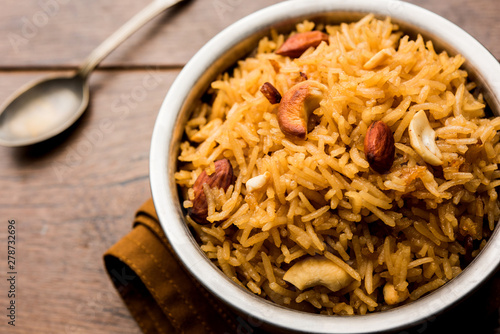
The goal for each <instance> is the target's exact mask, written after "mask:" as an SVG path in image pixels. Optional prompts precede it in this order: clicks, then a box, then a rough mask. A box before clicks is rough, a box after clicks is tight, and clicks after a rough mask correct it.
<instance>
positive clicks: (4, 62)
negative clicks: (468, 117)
mask: <svg viewBox="0 0 500 334" xmlns="http://www.w3.org/2000/svg"><path fill="white" fill-rule="evenodd" d="M149 1H150V0H140V1H137V0H121V1H117V0H23V6H19V5H17V4H18V2H19V1H18V0H3V1H2V5H3V6H2V7H3V10H2V11H0V31H1V32H2V34H1V35H0V36H1V38H0V54H1V55H2V57H0V68H19V67H25V66H32V67H42V68H46V67H49V68H52V67H54V66H56V67H61V66H65V67H76V66H78V65H79V64H80V63H81V62H82V61H83V59H85V57H86V56H87V55H88V54H89V53H90V52H91V51H92V50H93V49H94V48H95V47H96V46H97V45H99V43H100V42H102V41H103V40H104V39H105V38H106V37H108V36H109V35H110V34H111V33H113V32H114V31H115V30H116V29H117V28H118V27H120V26H121V25H122V24H123V23H124V22H126V21H127V20H128V19H129V18H130V17H132V16H133V15H134V13H136V12H137V11H139V10H140V9H142V8H143V7H144V6H146V4H147V3H148V2H149ZM277 2H279V0H252V1H243V0H203V1H200V0H187V2H186V3H183V4H181V5H179V6H177V7H175V8H173V9H170V10H168V11H167V12H166V13H163V14H162V15H160V16H159V17H157V18H156V19H154V20H153V21H152V22H149V23H148V24H146V26H145V27H143V28H142V29H141V30H140V31H138V32H137V33H136V34H134V35H133V36H132V37H131V38H130V39H129V40H127V41H126V42H125V43H124V44H123V45H121V46H119V47H118V48H117V50H115V51H114V52H113V53H112V54H111V55H110V56H109V57H108V58H107V59H105V60H104V61H103V63H102V66H104V67H109V66H111V67H117V66H118V67H119V66H129V67H130V66H146V65H149V66H153V65H155V66H178V65H182V64H185V63H186V62H187V61H188V60H189V59H190V58H191V56H192V55H194V53H195V52H196V51H197V50H198V49H199V48H200V47H201V46H203V44H205V43H206V42H207V41H208V40H209V39H210V38H211V37H213V36H214V35H215V34H217V33H218V32H219V31H221V30H222V29H223V28H225V27H227V26H228V25H230V24H231V23H233V22H234V21H236V20H237V19H239V18H241V17H243V16H245V15H247V14H250V13H252V12H254V11H256V10H258V9H260V8H263V7H265V6H268V5H272V4H274V3H277ZM409 2H412V3H415V4H417V5H420V6H422V7H424V8H427V9H430V10H432V11H435V12H436V13H438V14H440V15H442V16H444V17H445V18H447V19H449V20H451V21H452V22H454V23H456V24H458V25H459V26H461V27H462V28H463V29H465V30H466V31H468V32H469V33H471V34H472V35H473V36H475V37H476V38H478V39H479V40H480V41H481V42H482V43H483V44H484V45H485V46H486V47H487V48H488V49H489V50H490V51H491V52H492V53H493V54H494V55H495V56H496V57H497V58H500V44H499V43H498V41H499V40H500V20H498V18H499V17H500V6H498V5H497V3H496V1H495V0H475V1H470V0H453V1H433V0H410V1H409Z"/></svg>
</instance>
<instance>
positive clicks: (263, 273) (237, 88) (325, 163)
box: [175, 15, 500, 315]
mask: <svg viewBox="0 0 500 334" xmlns="http://www.w3.org/2000/svg"><path fill="white" fill-rule="evenodd" d="M312 30H320V31H323V32H325V33H327V34H328V42H326V41H323V42H321V43H320V44H319V45H318V46H317V47H311V48H309V49H307V51H305V52H304V53H303V54H302V55H301V56H300V57H298V58H293V59H292V58H290V57H285V56H281V55H278V54H276V53H275V51H276V49H277V48H278V47H279V46H280V45H282V44H283V42H284V41H285V40H286V38H287V37H288V35H282V34H278V33H277V32H275V31H272V32H271V33H270V35H269V36H268V37H265V38H263V39H261V40H260V42H259V44H258V46H257V48H256V50H255V52H254V53H252V54H251V55H250V56H249V57H248V58H246V59H243V60H240V61H239V62H238V63H237V64H236V66H235V68H234V69H232V70H231V73H229V72H228V73H224V74H221V75H220V76H219V77H218V78H217V80H215V81H214V82H212V84H211V87H210V89H209V91H208V94H209V95H210V96H212V101H211V102H210V103H206V102H202V101H200V102H199V104H197V105H196V107H195V110H194V111H193V114H192V116H191V118H190V119H189V121H188V122H187V124H186V125H185V139H184V141H183V142H182V143H181V144H180V153H179V157H178V159H179V163H178V171H177V172H176V174H175V180H176V182H177V184H178V185H179V186H180V189H182V191H181V192H182V194H181V196H182V197H183V206H184V208H186V212H188V211H189V208H190V207H192V205H193V202H192V201H193V200H194V192H193V189H192V188H193V185H194V182H195V181H196V179H197V178H198V176H199V175H200V174H201V173H202V172H203V171H205V172H206V173H208V174H211V173H213V172H214V162H215V161H217V160H219V159H228V160H229V162H230V163H231V165H232V167H233V169H234V176H235V180H234V183H233V184H232V185H230V186H229V188H228V189H227V190H225V191H224V190H223V189H218V188H212V189H211V188H209V187H205V188H204V189H203V191H204V193H205V195H206V199H207V202H208V217H207V221H206V223H205V224H200V223H197V222H195V221H194V220H193V219H191V217H190V216H189V215H188V214H186V221H187V223H188V224H189V225H190V226H191V228H192V230H193V232H194V234H195V235H196V238H197V240H198V241H199V244H200V247H201V249H202V250H203V251H204V252H205V253H206V255H207V257H208V258H209V259H211V260H212V261H213V263H215V264H216V265H217V266H218V267H219V268H220V269H221V270H222V271H223V272H224V273H225V274H226V275H227V276H228V277H229V278H230V279H232V280H233V281H234V282H236V283H237V284H239V285H241V286H242V287H244V288H246V289H248V290H249V291H251V292H253V293H255V294H257V295H259V296H262V297H263V298H266V299H269V300H272V301H273V302H275V303H278V304H280V305H284V306H287V307H290V308H294V309H299V310H303V311H307V312H316V313H321V314H338V315H352V314H366V313H368V312H374V311H382V310H385V309H389V308H392V307H396V306H398V305H402V304H405V303H408V302H411V301H413V300H415V299H418V298H419V297H421V296H423V295H425V294H427V293H429V292H430V291H433V290H435V289H437V288H439V287H440V286H442V285H443V284H445V283H446V282H447V281H449V280H451V279H453V278H454V277H456V276H457V275H459V274H460V272H461V271H462V270H463V269H464V267H465V266H466V265H467V263H468V262H470V261H471V260H472V259H473V258H474V257H475V256H476V255H477V254H478V253H479V252H480V250H481V249H482V248H483V247H484V245H485V243H486V240H487V238H488V237H489V236H490V235H491V232H492V231H493V229H494V228H495V225H496V222H497V220H498V219H499V217H500V208H499V200H498V195H497V190H496V187H498V186H499V185H500V171H499V170H498V165H497V164H498V163H499V162H500V161H499V160H500V158H499V157H500V145H499V138H500V137H499V135H498V134H497V131H498V130H499V129H500V118H494V117H491V115H487V111H485V110H487V108H486V103H485V101H484V100H483V96H482V94H481V93H480V92H477V91H476V87H475V84H474V83H473V82H470V81H469V80H468V78H467V72H466V71H465V70H463V69H462V68H461V66H462V64H463V63H464V61H465V60H464V58H463V57H462V56H460V55H455V56H450V55H449V54H448V53H447V52H439V53H437V52H436V51H435V50H434V47H433V44H432V42H431V41H425V40H424V39H423V38H422V37H421V36H418V37H417V38H416V39H414V40H412V39H410V38H409V37H408V36H406V35H404V34H403V33H401V32H400V31H399V28H398V26H397V25H396V24H394V23H392V22H391V20H390V18H387V19H385V20H380V19H376V18H375V17H374V16H373V15H368V16H366V17H364V18H363V19H361V20H360V21H358V22H354V23H343V24H340V25H336V26H333V25H322V24H315V23H313V22H309V21H304V22H301V23H299V24H297V25H296V31H294V32H292V33H291V34H292V35H293V34H294V33H300V32H306V31H312ZM304 77H307V79H308V80H315V81H318V82H320V83H322V84H324V85H325V86H326V87H328V91H327V93H326V94H325V96H324V98H323V100H322V101H321V102H320V106H319V108H317V109H316V110H314V113H313V115H311V117H310V122H309V123H310V124H309V125H310V129H309V132H308V133H307V138H306V139H304V140H302V139H297V138H294V137H291V136H287V135H285V134H284V133H283V132H282V131H281V130H280V127H279V124H278V121H277V116H276V110H277V108H278V107H277V105H276V104H274V105H273V104H271V103H270V102H269V101H268V100H267V99H266V98H265V97H264V96H263V94H262V93H261V92H260V90H259V89H260V87H262V85H263V84H264V83H266V82H269V83H271V84H272V85H273V86H274V87H276V88H277V90H278V91H279V92H280V93H281V94H284V93H285V92H286V91H288V90H289V89H290V88H291V87H293V86H294V85H295V84H297V83H298V82H301V81H302V80H304ZM421 110H423V111H424V112H425V113H426V116H427V118H428V119H429V122H430V124H431V126H432V128H433V129H434V130H435V135H436V138H435V141H436V144H437V147H438V148H439V150H440V151H441V153H442V160H443V163H442V165H440V166H432V165H430V164H428V163H426V162H425V161H424V160H423V159H422V158H421V157H420V156H419V154H418V153H417V152H416V151H415V150H414V149H413V148H412V146H411V143H410V139H409V135H408V126H409V123H410V121H411V119H412V118H413V116H414V115H415V114H416V113H417V112H418V111H421ZM377 120H381V121H383V122H385V123H386V124H387V125H388V126H389V127H390V129H391V130H392V131H393V135H394V140H395V159H394V163H393V165H392V167H391V168H390V170H389V171H388V172H387V173H385V174H379V173H377V172H375V171H373V170H372V169H371V168H370V165H369V163H368V161H367V159H366V156H365V153H364V148H363V139H364V137H365V134H366V132H367V128H368V127H369V125H370V124H371V123H372V122H374V121H377ZM259 176H260V179H258V182H254V183H256V184H257V186H252V189H251V191H249V190H248V189H247V187H248V185H247V182H248V181H249V180H251V179H254V181H255V180H257V179H255V178H256V177H259ZM310 258H317V259H323V260H324V259H327V260H328V261H332V262H333V263H335V264H336V265H337V266H338V267H339V268H341V270H343V271H345V272H346V273H347V274H348V276H349V280H347V281H346V285H345V286H343V287H342V288H341V289H340V290H338V291H332V290H330V289H328V288H327V287H326V286H325V285H323V284H321V279H320V278H317V279H316V281H317V282H319V283H318V284H313V285H312V286H307V287H306V288H304V290H300V289H298V288H297V287H296V286H294V285H293V284H292V283H290V282H289V281H287V280H284V279H283V277H284V275H285V274H286V272H287V271H288V270H289V268H291V267H292V266H293V265H294V264H296V263H299V262H301V261H305V260H307V259H310ZM318 263H321V261H319V262H318Z"/></svg>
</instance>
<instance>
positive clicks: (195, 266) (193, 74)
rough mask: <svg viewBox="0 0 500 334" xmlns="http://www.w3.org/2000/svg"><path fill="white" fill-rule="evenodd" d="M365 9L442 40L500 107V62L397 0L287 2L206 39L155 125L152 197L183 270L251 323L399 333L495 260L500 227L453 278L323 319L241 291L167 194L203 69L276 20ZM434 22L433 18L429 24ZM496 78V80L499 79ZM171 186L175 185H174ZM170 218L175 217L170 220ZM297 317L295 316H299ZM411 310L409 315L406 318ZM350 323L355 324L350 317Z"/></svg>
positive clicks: (456, 297)
mask: <svg viewBox="0 0 500 334" xmlns="http://www.w3.org/2000/svg"><path fill="white" fill-rule="evenodd" d="M332 11H346V12H356V13H359V12H364V13H374V14H378V15H387V16H391V17H393V18H394V19H397V20H401V21H405V22H408V23H409V24H411V25H414V26H416V27H417V28H420V29H422V30H424V31H429V32H432V33H433V34H434V35H435V36H437V37H438V38H440V39H442V40H443V41H446V43H447V44H449V45H450V46H452V47H453V48H454V49H455V50H456V51H457V52H459V53H460V54H462V55H463V56H464V58H465V59H466V61H467V62H469V63H470V65H471V66H473V67H474V68H476V69H477V71H478V72H479V73H480V74H481V76H483V78H482V79H483V80H484V82H485V83H487V84H488V85H489V88H490V90H491V91H492V98H493V99H494V100H495V102H496V105H500V103H499V100H500V64H499V63H498V61H497V60H496V59H495V57H493V55H491V53H490V52H489V51H488V50H487V49H486V48H485V47H484V46H482V45H481V44H480V43H479V42H478V41H477V40H476V39H475V38H473V37H472V36H471V35H469V34H468V33H467V32H465V31H464V30H462V29H461V28H460V27H458V26H457V25H455V24H454V23H452V22H450V21H448V20H446V19H445V18H443V17H441V16H439V15H437V14H434V13H432V12H430V11H428V10H426V9H423V8H421V7H419V6H416V5H413V4H410V3H406V2H402V1H397V0H377V1H373V0H350V1H343V0H315V1H314V2H312V1H308V0H288V1H286V2H281V3H278V4H275V5H272V6H269V7H266V8H264V9H261V10H259V11H257V12H255V13H253V14H250V15H248V16H246V17H244V18H242V19H240V20H238V21H237V22H235V23H233V24H232V25H230V26H229V27H227V28H226V29H224V30H223V31H221V32H220V33H219V34H217V35H216V36H215V37H213V38H212V39H211V40H210V41H209V42H207V43H206V44H205V45H204V46H203V47H202V48H201V49H200V50H199V51H198V52H197V53H196V54H195V55H194V56H193V57H192V59H191V60H190V61H189V62H188V63H187V64H186V66H185V67H184V68H183V70H182V71H181V72H180V73H179V75H178V77H177V78H176V80H175V81H174V83H173V84H172V86H171V87H170V89H169V91H168V93H167V95H166V97H165V99H164V101H163V104H162V106H161V108H160V111H159V114H158V117H157V120H156V122H155V126H154V130H153V136H152V141H151V149H150V182H151V191H152V195H153V201H154V203H155V208H156V210H157V214H158V217H159V219H160V223H161V225H162V228H163V230H164V232H165V234H166V236H167V239H168V240H169V242H170V243H171V245H172V248H173V249H174V251H175V252H176V255H177V256H178V257H179V259H180V262H181V263H182V264H183V265H184V266H185V267H186V269H187V270H188V271H189V272H190V273H191V274H192V275H193V276H194V277H195V278H196V279H197V280H198V281H199V282H200V283H201V284H202V285H203V286H204V287H205V288H207V289H208V290H209V291H210V292H211V293H212V294H214V295H215V296H217V297H218V298H219V299H221V300H222V301H224V302H225V303H226V304H228V305H230V306H231V307H233V308H234V309H235V310H236V311H237V312H239V313H240V314H243V315H245V316H247V317H248V319H247V320H251V321H252V322H253V323H260V324H266V325H270V326H272V327H275V328H281V329H286V330H291V331H296V332H304V333H376V332H385V331H388V330H398V329H402V328H405V327H407V326H410V325H415V324H418V323H422V322H425V321H433V319H434V316H435V315H436V314H438V313H440V312H442V311H443V310H444V309H446V308H448V307H450V306H451V305H453V304H454V303H456V302H457V301H460V300H462V299H463V298H465V297H466V296H467V295H468V294H470V293H471V292H472V291H474V290H475V289H477V288H478V287H479V285H480V284H481V283H482V282H484V281H485V280H486V279H487V278H488V277H490V276H491V275H492V274H493V273H494V271H495V270H496V268H497V267H498V265H499V263H500V258H498V255H497V254H499V253H500V235H499V234H500V232H499V228H496V229H495V231H494V232H493V235H492V236H491V238H490V240H489V242H488V243H487V245H486V246H485V248H484V249H483V250H482V251H481V255H480V256H479V257H477V258H476V259H475V260H474V261H473V262H472V263H471V264H469V265H468V266H467V267H466V268H465V269H464V271H463V273H462V274H460V275H459V276H458V277H456V278H454V279H452V280H451V281H450V282H448V283H447V284H445V285H444V286H442V287H440V288H439V289H437V290H436V291H434V292H433V293H431V294H429V295H427V296H424V297H422V298H420V299H418V300H416V301H413V302H411V303H409V304H407V305H404V306H400V307H397V308H394V309H391V310H388V311H383V312H376V313H371V314H367V315H362V316H348V317H346V316H323V315H317V314H309V313H303V312H300V313H298V311H294V310H291V309H288V308H284V307H282V306H279V305H277V304H274V303H271V302H269V301H267V300H264V299H263V298H261V297H259V296H256V295H254V294H252V293H251V292H248V291H245V290H244V289H242V288H240V287H239V286H238V285H236V284H235V283H234V282H232V281H231V280H230V279H229V278H228V277H226V276H225V275H224V274H223V273H222V271H221V270H219V269H218V268H217V267H215V265H213V264H212V263H211V262H210V261H208V260H207V258H206V256H205V255H204V254H203V252H202V251H201V250H200V248H199V246H198V245H197V244H196V242H195V240H194V238H193V236H192V235H191V233H190V231H189V229H188V228H187V226H186V224H185V223H184V218H183V216H182V212H181V209H180V207H179V202H178V201H176V200H175V198H173V196H172V193H171V192H172V189H175V184H172V180H169V173H167V170H168V166H169V159H172V157H170V156H169V150H170V147H171V144H172V143H171V142H172V136H173V132H174V128H175V126H176V124H177V120H178V117H179V113H180V111H181V110H182V108H183V105H184V103H185V101H186V99H187V97H188V95H189V93H190V91H191V87H192V86H194V85H195V84H196V83H197V80H198V79H199V78H200V77H201V75H202V74H203V72H204V70H205V69H206V68H208V67H209V66H211V64H212V63H214V62H215V61H216V60H217V59H218V58H220V57H221V56H222V55H223V54H224V53H225V52H226V51H228V50H230V49H231V48H232V47H234V46H235V44H236V43H237V42H239V41H241V40H243V39H246V38H248V37H250V36H251V35H252V34H253V33H254V32H256V31H260V30H262V29H267V28H269V27H271V26H274V25H275V24H276V23H277V22H282V21H285V20H290V19H294V18H296V17H301V16H304V15H314V14H319V13H322V12H332ZM431 22H432V23H431ZM496 78H498V79H496ZM174 191H175V190H174ZM173 221H175V222H174V223H173ZM298 314H300V317H298V316H297V315H298ZM409 315H411V316H409ZM353 320H355V321H353Z"/></svg>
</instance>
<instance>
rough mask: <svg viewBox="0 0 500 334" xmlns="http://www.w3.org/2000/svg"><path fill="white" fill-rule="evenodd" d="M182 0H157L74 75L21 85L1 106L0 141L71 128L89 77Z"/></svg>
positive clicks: (29, 139) (23, 141)
mask: <svg viewBox="0 0 500 334" xmlns="http://www.w3.org/2000/svg"><path fill="white" fill-rule="evenodd" d="M181 1H183V0H154V1H153V2H151V3H150V4H149V5H148V6H146V7H145V8H144V9H143V10H141V11H140V12H139V13H137V14H136V15H135V16H134V17H132V18H131V19H130V20H129V21H128V22H126V23H125V24H124V25H123V26H122V27H121V28H120V29H118V30H117V31H116V32H115V33H114V34H112V35H111V36H110V37H108V38H107V39H106V40H105V41H104V42H102V44H101V45H99V46H98V47H97V48H96V49H95V50H94V51H93V52H92V53H91V54H90V55H89V56H88V57H87V59H86V60H85V61H84V63H83V65H82V66H80V68H79V69H78V71H77V72H76V74H74V75H71V76H54V77H49V78H46V79H42V80H40V81H36V82H34V83H31V84H29V85H28V86H26V87H23V88H21V89H20V90H19V91H18V92H17V93H16V94H14V96H13V97H12V98H10V100H9V101H8V102H7V103H5V104H4V107H3V108H1V109H0V145H4V146H27V145H32V144H36V143H39V142H41V141H44V140H46V139H49V138H51V137H53V136H55V135H58V134H59V133H61V132H63V131H64V130H66V129H67V128H69V127H70V126H71V125H72V124H73V123H74V122H75V121H76V120H77V119H78V118H80V116H81V115H82V114H83V112H84V111H85V109H86V108H87V105H88V102H89V85H88V82H87V78H88V76H89V75H90V73H91V72H92V71H93V70H94V69H95V67H96V66H97V65H98V64H99V63H100V62H101V61H102V60H103V59H104V58H105V57H106V56H107V55H108V54H109V53H110V52H111V51H113V50H114V49H115V48H116V47H117V46H118V45H120V44H121V43H122V42H123V41H124V40H126V39H127V38H128V37H129V36H130V35H132V33H134V32H135V31H136V30H137V29H139V28H140V27H142V26H143V25H144V24H145V23H146V22H148V21H150V20H151V19H152V18H154V17H155V16H157V15H158V14H160V13H161V12H163V11H164V10H165V9H167V8H169V7H171V6H173V5H175V4H176V3H178V2H181Z"/></svg>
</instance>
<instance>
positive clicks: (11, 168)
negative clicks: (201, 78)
mask: <svg viewBox="0 0 500 334" xmlns="http://www.w3.org/2000/svg"><path fill="white" fill-rule="evenodd" d="M177 74H178V71H177V70H161V71H154V70H151V71H150V72H148V71H128V72H127V71H119V72H117V71H105V72H102V71H101V72H98V73H96V74H95V75H94V76H92V80H91V86H92V104H91V107H90V109H89V110H88V111H87V112H86V113H85V114H84V116H83V118H82V119H81V120H80V122H79V123H78V124H77V126H76V127H74V128H73V129H71V131H69V132H68V133H65V134H64V135H63V136H62V137H59V138H57V139H56V140H53V141H51V142H50V143H46V144H44V145H37V146H34V147H30V148H26V149H12V148H5V147H0V157H1V158H0V187H1V191H0V219H2V221H1V225H2V226H3V227H5V226H6V223H7V221H6V220H7V219H15V220H16V222H17V227H18V230H17V235H18V240H19V242H18V244H17V249H18V252H17V259H18V273H19V275H18V285H17V286H18V292H19V294H18V297H17V298H16V303H17V305H18V310H19V312H18V319H17V320H18V326H16V331H15V332H16V333H47V334H48V333H90V332H92V333H103V334H104V333H138V332H139V329H138V327H137V325H136V324H135V322H134V321H133V320H132V318H131V317H130V315H129V313H128V311H127V309H126V308H125V306H124V304H123V303H122V301H121V299H120V298H119V297H118V294H117V293H116V292H115V291H114V288H113V286H112V283H111V280H109V278H108V277H107V275H106V273H105V270H104V267H103V263H102V254H103V253H104V252H105V251H106V250H107V249H108V248H109V247H111V246H112V245H113V244H114V243H115V242H116V241H118V240H119V239H120V238H121V237H122V236H124V235H125V234H126V233H128V231H130V229H131V223H132V219H133V216H134V212H135V210H136V209H137V208H138V207H139V206H140V205H141V204H142V202H143V201H145V200H146V199H147V198H148V197H150V196H151V195H150V189H149V180H148V176H149V173H148V168H149V167H148V166H149V160H148V159H149V146H150V139H151V133H152V129H153V125H154V121H155V118H156V115H157V112H158V110H159V107H160V104H161V102H162V100H163V97H164V95H165V93H166V91H167V90H168V88H169V86H170V84H171V83H172V81H173V80H174V78H175V77H176V75H177ZM39 75H40V73H22V74H17V73H16V74H3V75H2V76H3V78H4V80H1V81H0V98H3V97H4V96H3V95H4V93H3V92H4V91H8V90H10V89H11V87H10V85H11V84H12V85H14V84H15V85H17V84H19V83H20V82H22V81H26V80H28V79H31V78H33V77H37V76H39ZM145 82H147V83H148V84H147V85H146V86H147V88H146V87H145V85H144V83H145ZM6 240H7V234H6V228H2V229H0V245H1V248H2V249H6V248H7V246H6ZM6 262H7V259H6V252H5V251H2V252H0V263H2V266H3V264H4V263H6ZM2 268H4V267H2ZM3 274H4V273H2V275H3ZM2 277H3V276H2ZM0 291H2V296H1V297H0V301H2V305H3V304H4V301H5V300H7V299H6V296H5V295H4V293H5V292H6V291H8V289H7V281H6V280H5V279H2V280H0ZM0 332H1V333H12V331H10V329H9V328H8V327H7V325H6V321H1V322H0Z"/></svg>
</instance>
